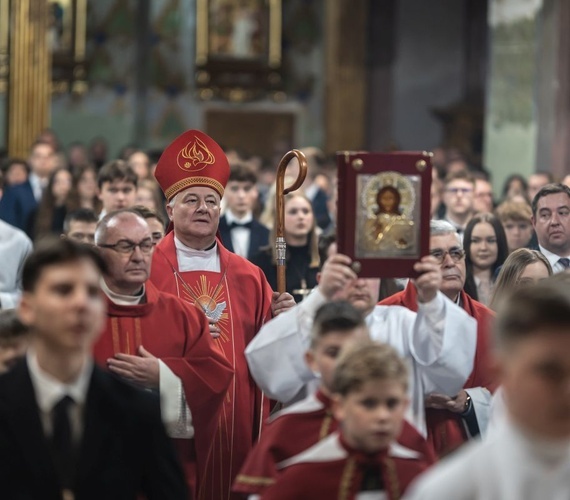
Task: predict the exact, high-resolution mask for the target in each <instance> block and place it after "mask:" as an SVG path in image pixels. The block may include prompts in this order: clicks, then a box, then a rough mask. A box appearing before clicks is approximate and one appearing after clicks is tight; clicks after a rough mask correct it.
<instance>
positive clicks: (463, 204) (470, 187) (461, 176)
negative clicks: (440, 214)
mask: <svg viewBox="0 0 570 500" xmlns="http://www.w3.org/2000/svg"><path fill="white" fill-rule="evenodd" d="M474 191H475V181H474V180H473V177H472V176H471V174H469V173H468V172H464V171H459V172H451V173H449V174H448V175H447V176H446V177H445V179H444V181H443V204H444V205H445V216H444V219H445V220H446V221H447V222H449V223H450V224H451V225H452V226H453V227H454V228H455V229H457V233H458V234H459V235H460V236H461V238H462V239H463V231H465V227H466V226H467V223H468V222H469V221H470V220H471V217H473V214H474V208H473V203H474Z"/></svg>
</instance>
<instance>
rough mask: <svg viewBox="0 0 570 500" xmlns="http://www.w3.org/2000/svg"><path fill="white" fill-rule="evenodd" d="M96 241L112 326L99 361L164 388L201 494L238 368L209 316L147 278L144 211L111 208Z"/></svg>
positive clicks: (191, 479)
mask: <svg viewBox="0 0 570 500" xmlns="http://www.w3.org/2000/svg"><path fill="white" fill-rule="evenodd" d="M96 243H97V246H98V248H99V250H100V253H101V255H102V257H103V259H104V261H105V263H106V264H107V268H108V271H107V273H106V274H105V276H104V277H103V280H102V281H101V288H102V289H103V291H104V293H105V295H106V297H107V326H106V328H105V330H104V331H103V333H102V335H101V336H100V337H99V339H98V340H97V342H96V343H95V346H94V357H95V360H96V361H97V362H98V363H99V364H101V365H103V366H107V367H108V368H109V370H110V371H112V372H114V373H116V374H117V375H119V376H121V377H123V378H125V379H127V380H129V381H130V382H133V383H134V384H137V385H140V386H142V387H145V388H147V389H153V390H158V392H159V393H160V396H161V414H162V420H163V422H164V424H165V426H166V429H167V431H168V434H169V436H170V437H172V438H174V442H175V445H176V447H177V449H178V452H179V457H180V461H181V463H182V465H183V468H184V473H185V476H186V481H187V483H188V488H189V491H190V493H191V498H195V493H196V491H197V484H198V483H199V481H200V478H201V477H203V475H204V473H205V471H206V468H207V462H208V458H209V455H210V453H211V448H212V443H213V439H214V435H215V432H216V420H217V418H218V416H219V414H220V411H221V408H222V402H223V398H224V396H225V393H226V390H227V387H228V385H229V383H230V380H231V378H232V375H233V371H232V369H231V366H230V365H229V363H228V362H227V361H226V359H225V358H224V357H223V355H222V354H221V353H220V352H219V351H218V350H217V348H216V346H215V344H214V341H213V340H212V338H211V336H210V332H209V329H208V323H207V319H206V317H205V316H204V315H203V314H202V313H201V312H199V311H198V310H197V309H196V308H194V307H191V306H190V305H188V304H185V303H184V302H183V301H181V300H180V299H178V298H177V297H174V296H173V295H170V294H167V293H164V292H160V291H159V290H157V288H156V287H155V286H154V285H153V284H152V283H151V282H150V281H148V276H149V274H150V264H151V258H152V252H153V250H154V245H153V242H152V233H151V230H150V228H149V226H148V224H147V223H146V221H145V220H144V219H143V218H142V217H141V216H140V215H138V214H137V213H136V212H134V211H131V210H128V209H124V210H118V211H116V212H111V213H109V214H107V215H106V216H105V217H104V218H103V219H102V220H101V221H100V223H99V225H98V226H97V232H96Z"/></svg>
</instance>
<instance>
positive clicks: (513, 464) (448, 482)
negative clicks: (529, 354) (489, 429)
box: [405, 422, 570, 500]
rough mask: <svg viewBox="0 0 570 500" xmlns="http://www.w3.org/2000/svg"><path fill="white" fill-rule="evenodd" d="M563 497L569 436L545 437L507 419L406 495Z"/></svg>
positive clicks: (433, 498) (512, 499)
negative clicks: (496, 430) (535, 435)
mask: <svg viewBox="0 0 570 500" xmlns="http://www.w3.org/2000/svg"><path fill="white" fill-rule="evenodd" d="M448 498H450V499H451V498H452V499H453V500H568V499H569V498H570V441H562V442H555V443H553V442H545V441H540V440H538V439H533V438H531V437H529V436H528V435H525V434H524V433H523V432H521V430H520V429H519V428H517V426H516V425H515V424H513V423H512V422H509V425H506V426H504V427H503V428H502V431H501V433H496V434H493V436H492V437H491V436H490V437H489V438H488V439H487V440H485V441H482V442H481V441H475V442H472V443H470V444H468V445H466V446H465V447H464V448H463V449H461V450H459V451H458V452H456V453H455V454H454V455H452V456H450V457H449V458H447V459H445V460H443V461H442V462H440V463H439V464H438V465H436V466H435V467H434V468H433V469H431V470H430V471H428V472H427V473H426V474H424V475H423V476H420V477H419V478H418V479H417V481H416V482H415V483H414V484H412V485H411V486H410V489H409V490H408V494H407V495H406V496H405V499H406V500H441V499H448Z"/></svg>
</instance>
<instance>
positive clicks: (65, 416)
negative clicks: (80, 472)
mask: <svg viewBox="0 0 570 500" xmlns="http://www.w3.org/2000/svg"><path fill="white" fill-rule="evenodd" d="M73 404H74V401H73V399H72V398H71V397H69V396H64V397H63V398H61V399H60V400H59V401H58V402H57V404H56V405H55V406H54V407H53V410H52V423H53V432H52V435H51V446H52V453H53V460H54V465H55V468H56V471H57V473H58V475H59V478H60V482H61V486H62V488H65V489H71V488H72V487H73V475H74V469H75V453H74V446H73V433H72V428H71V421H70V419H69V410H70V409H71V406H72V405H73Z"/></svg>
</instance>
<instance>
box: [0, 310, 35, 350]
mask: <svg viewBox="0 0 570 500" xmlns="http://www.w3.org/2000/svg"><path fill="white" fill-rule="evenodd" d="M29 332H30V329H29V328H28V327H27V326H26V325H24V323H22V322H21V321H20V318H18V315H17V314H16V309H2V310H0V342H2V341H3V340H4V341H5V340H13V339H16V338H18V337H22V336H24V335H26V334H27V333H29Z"/></svg>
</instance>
